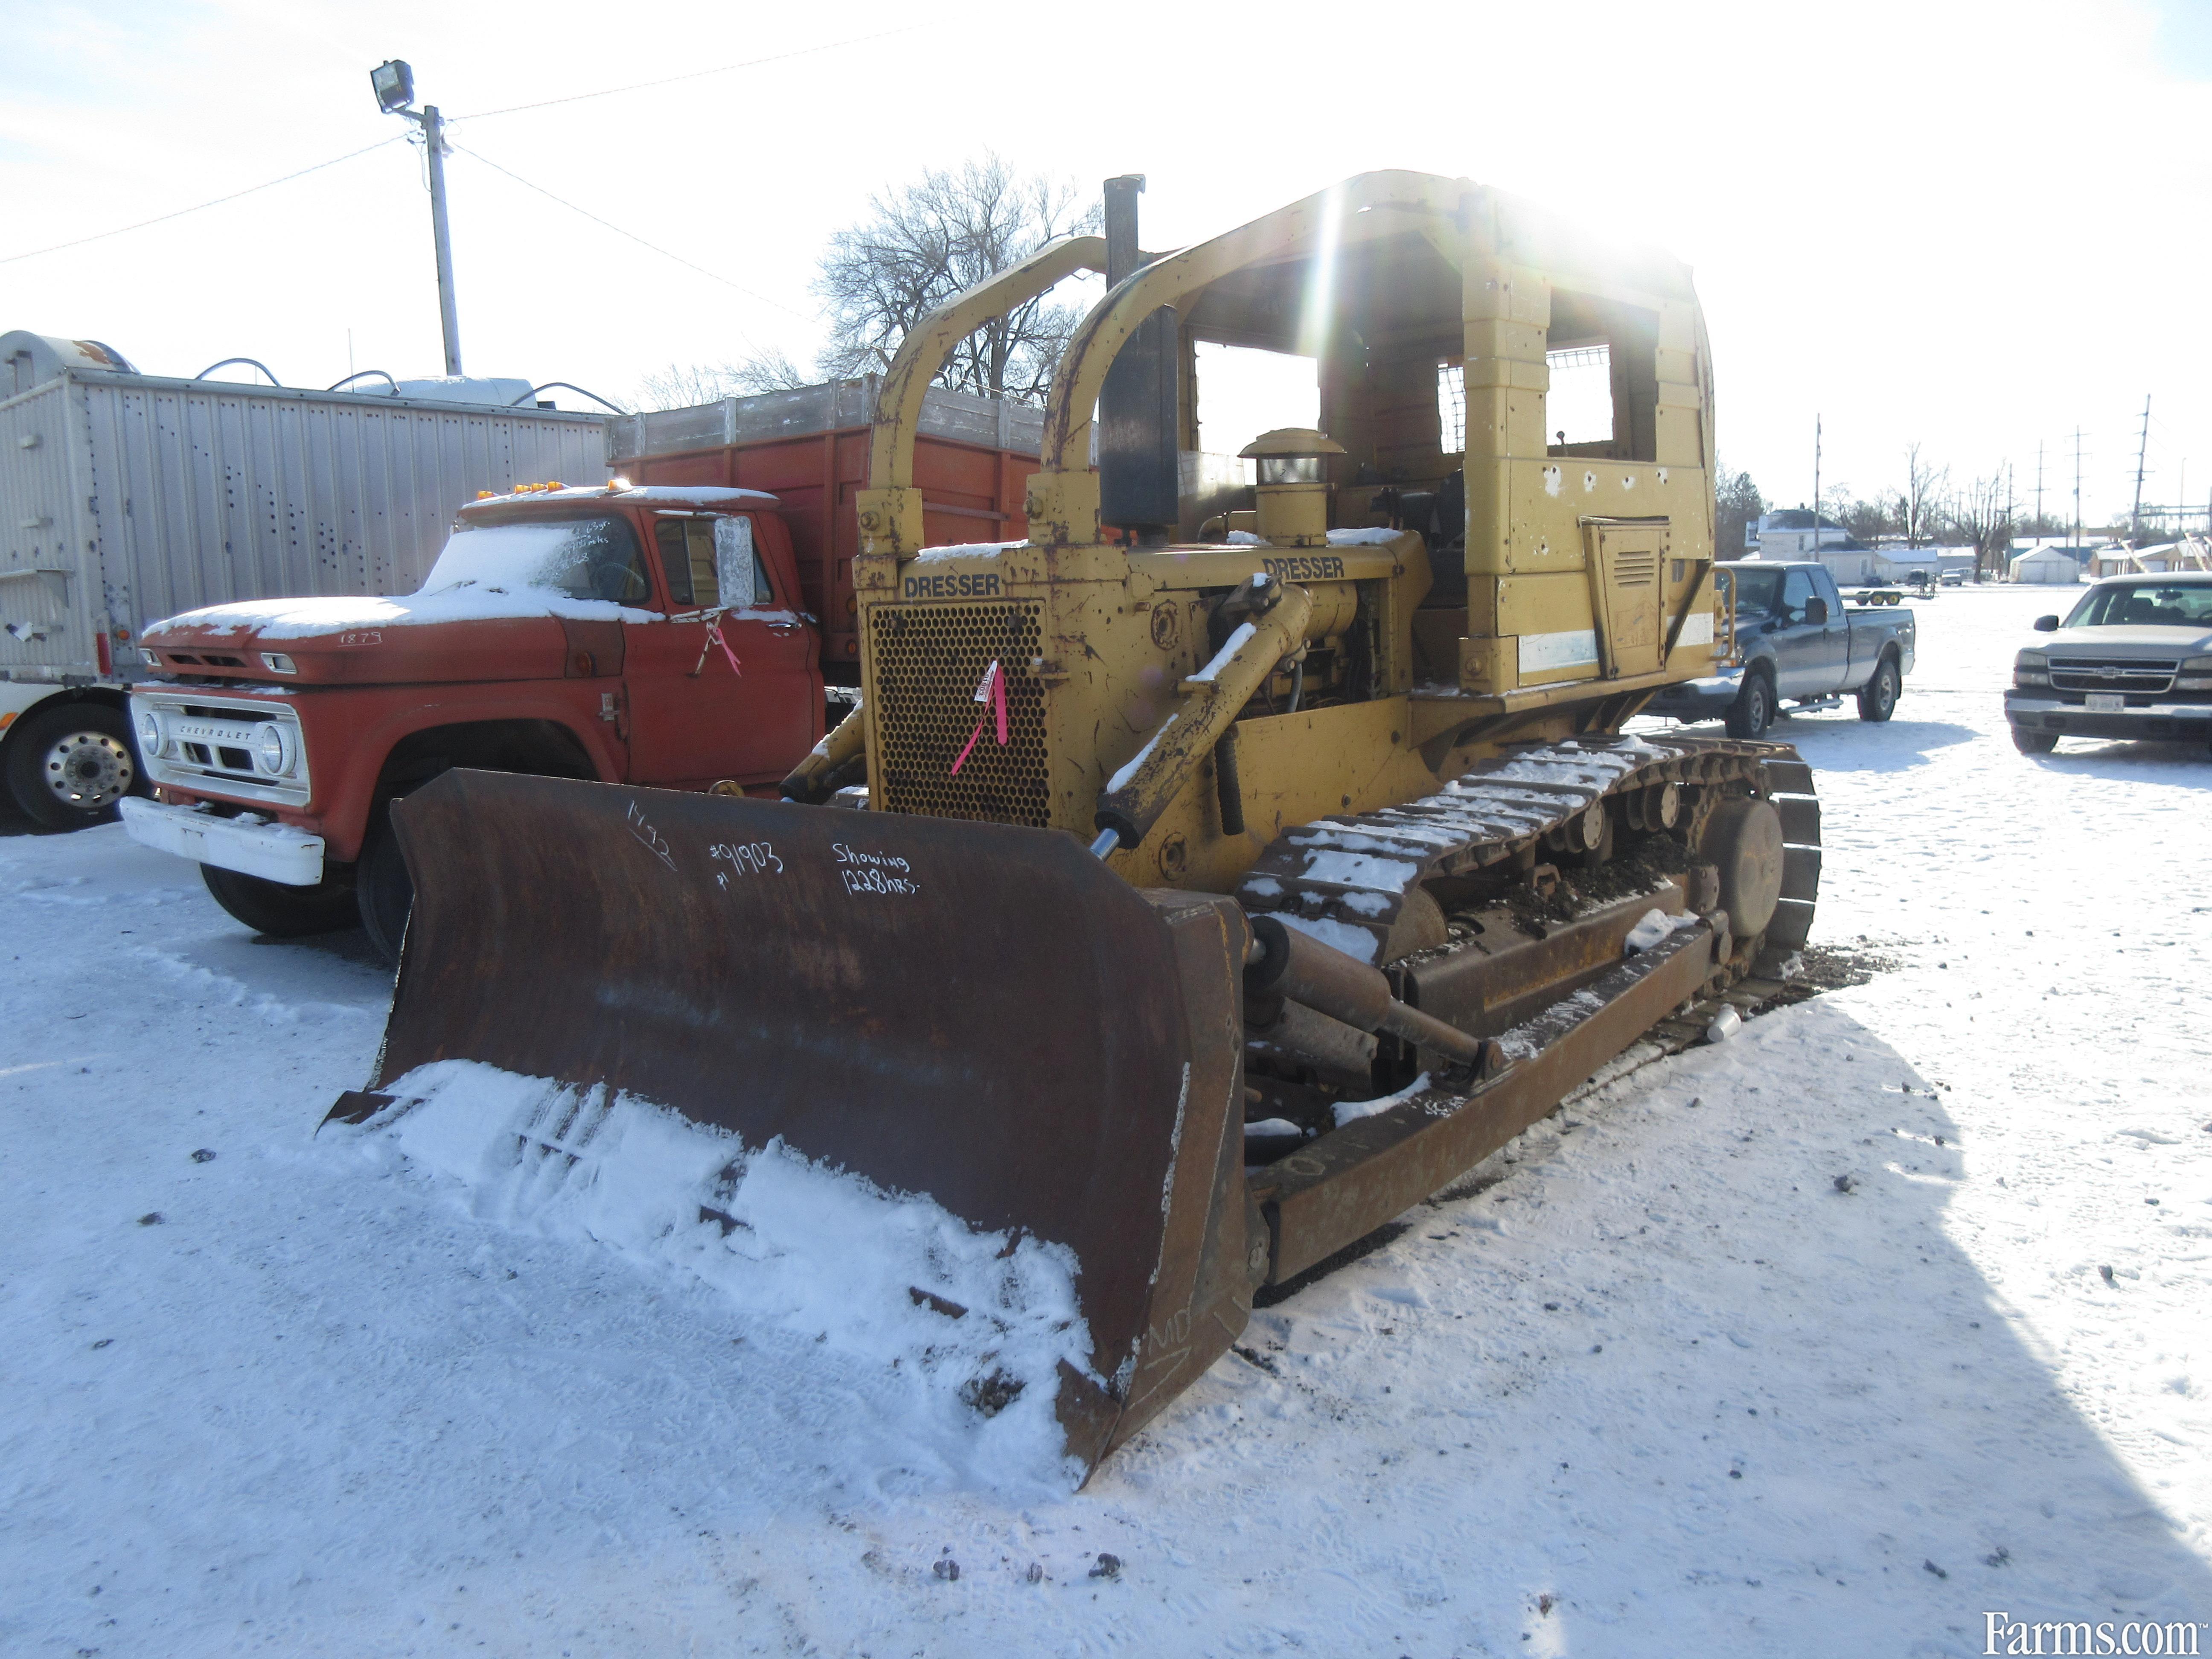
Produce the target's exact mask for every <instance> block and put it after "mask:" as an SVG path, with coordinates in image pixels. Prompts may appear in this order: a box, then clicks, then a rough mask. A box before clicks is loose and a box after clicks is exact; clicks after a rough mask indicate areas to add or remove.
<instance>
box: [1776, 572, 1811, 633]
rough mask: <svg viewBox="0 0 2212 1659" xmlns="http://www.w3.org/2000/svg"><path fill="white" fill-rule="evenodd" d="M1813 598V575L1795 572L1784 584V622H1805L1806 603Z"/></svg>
mask: <svg viewBox="0 0 2212 1659" xmlns="http://www.w3.org/2000/svg"><path fill="white" fill-rule="evenodd" d="M1812 597H1813V573H1812V572H1811V571H1809V570H1793V571H1791V572H1790V574H1789V575H1788V576H1787V577H1785V578H1784V580H1783V583H1782V613H1783V617H1784V620H1785V621H1788V622H1793V623H1801V622H1803V621H1804V620H1805V601H1806V600H1808V599H1811V598H1812Z"/></svg>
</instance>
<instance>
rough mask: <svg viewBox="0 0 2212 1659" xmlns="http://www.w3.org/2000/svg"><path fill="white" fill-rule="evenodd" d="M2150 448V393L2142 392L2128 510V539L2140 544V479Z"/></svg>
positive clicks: (2141, 479) (2141, 478)
mask: <svg viewBox="0 0 2212 1659" xmlns="http://www.w3.org/2000/svg"><path fill="white" fill-rule="evenodd" d="M2149 450H2150V394H2149V393H2148V392H2145V393H2144V394H2143V423H2142V436H2141V437H2139V438H2137V439H2136V504H2135V506H2134V507H2131V508H2130V509H2129V512H2128V539H2129V540H2130V541H2131V542H2134V543H2136V544H2138V545H2140V544H2142V538H2143V537H2142V481H2143V457H2144V456H2145V455H2146V454H2147V453H2149Z"/></svg>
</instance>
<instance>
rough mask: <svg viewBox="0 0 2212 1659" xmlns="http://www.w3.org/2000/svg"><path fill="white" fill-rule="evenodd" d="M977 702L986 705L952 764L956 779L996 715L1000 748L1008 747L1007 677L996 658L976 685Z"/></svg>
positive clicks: (953, 774) (976, 717)
mask: <svg viewBox="0 0 2212 1659" xmlns="http://www.w3.org/2000/svg"><path fill="white" fill-rule="evenodd" d="M975 701H976V702H980V703H981V704H983V705H984V708H983V712H982V713H981V714H978V715H976V716H975V730H974V731H973V732H969V734H968V741H967V742H966V743H965V744H963V745H962V746H961V750H960V753H959V756H958V757H957V758H956V759H955V760H954V761H953V763H952V771H951V776H953V777H956V778H957V777H958V776H959V775H960V769H961V768H962V767H963V766H965V765H966V764H967V763H968V757H969V756H970V755H972V754H974V753H975V744H976V741H977V739H979V738H981V737H982V735H983V727H984V726H985V725H986V724H987V723H988V721H989V720H990V719H991V716H992V715H993V714H996V715H997V716H998V717H999V747H1000V748H1001V749H1003V748H1005V747H1006V671H1004V670H1003V669H1001V668H1000V666H999V664H998V659H996V658H994V659H992V661H991V665H990V666H989V667H988V668H987V669H985V670H984V671H983V678H981V679H980V680H978V681H977V682H976V683H975Z"/></svg>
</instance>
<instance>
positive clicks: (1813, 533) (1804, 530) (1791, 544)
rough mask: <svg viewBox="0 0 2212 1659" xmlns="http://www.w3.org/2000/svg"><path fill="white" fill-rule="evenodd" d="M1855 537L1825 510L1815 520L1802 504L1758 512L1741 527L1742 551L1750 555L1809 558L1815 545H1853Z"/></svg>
mask: <svg viewBox="0 0 2212 1659" xmlns="http://www.w3.org/2000/svg"><path fill="white" fill-rule="evenodd" d="M1858 545H1859V542H1858V539H1857V538H1856V537H1854V536H1853V535H1852V534H1851V532H1850V531H1848V530H1846V529H1844V527H1843V526H1841V525H1839V524H1838V523H1837V522H1836V521H1835V520H1833V519H1832V518H1830V517H1828V515H1827V514H1826V513H1822V514H1820V520H1819V522H1818V523H1817V524H1815V523H1814V515H1813V513H1812V512H1811V511H1810V510H1809V509H1808V508H1806V507H1784V508H1782V509H1780V510H1779V511H1778V512H1773V513H1760V514H1759V517H1758V518H1756V519H1754V520H1752V521H1751V522H1750V523H1748V524H1747V525H1745V526H1744V527H1743V551H1744V556H1745V557H1746V558H1751V559H1810V558H1816V557H1818V556H1819V555H1818V554H1817V553H1815V552H1814V549H1815V548H1816V547H1817V548H1819V549H1820V550H1826V549H1828V548H1831V547H1849V548H1856V547H1857V546H1858Z"/></svg>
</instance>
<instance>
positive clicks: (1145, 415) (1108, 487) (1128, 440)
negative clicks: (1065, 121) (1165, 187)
mask: <svg viewBox="0 0 2212 1659" xmlns="http://www.w3.org/2000/svg"><path fill="white" fill-rule="evenodd" d="M1144 189H1145V175H1144V174H1143V173H1125V174H1123V175H1122V176H1121V178H1119V179H1108V180H1107V181H1106V285H1107V287H1108V288H1109V289H1111V288H1113V287H1114V286H1115V284H1116V283H1120V282H1121V281H1122V280H1123V279H1124V278H1125V277H1127V276H1130V275H1132V274H1133V273H1134V272H1135V271H1137V270H1141V269H1142V268H1143V267H1144V266H1145V265H1146V264H1149V263H1151V262H1150V261H1149V260H1147V259H1146V257H1145V255H1144V254H1143V252H1140V251H1139V248H1138V246H1137V197H1139V196H1140V195H1142V194H1143V193H1144ZM1176 355H1177V354H1176V311H1175V307H1172V306H1163V307H1160V308H1159V309H1158V311H1155V312H1154V313H1152V315H1151V316H1149V317H1147V318H1146V319H1145V320H1144V322H1143V324H1142V325H1139V328H1138V330H1137V331H1136V333H1135V335H1134V336H1133V337H1131V339H1130V341H1129V343H1127V345H1125V346H1123V347H1122V348H1121V355H1120V356H1117V357H1115V360H1114V367H1113V368H1111V369H1110V370H1109V372H1108V374H1107V376H1106V385H1105V387H1104V389H1103V392H1101V393H1100V396H1099V399H1098V416H1099V419H1098V495H1099V500H1098V509H1099V516H1100V517H1101V518H1102V519H1103V520H1105V522H1106V523H1108V524H1109V525H1113V526H1116V527H1118V528H1120V529H1121V530H1123V531H1126V532H1128V533H1129V534H1131V535H1133V537H1135V538H1136V540H1137V544H1138V545H1139V546H1158V545H1159V544H1162V543H1164V542H1166V541H1168V540H1169V539H1170V538H1171V537H1172V535H1173V533H1174V531H1175V527H1176V519H1177V513H1178V507H1179V503H1178V496H1179V495H1180V493H1181V478H1180V471H1179V466H1178V460H1177V455H1176V449H1177V445H1176V392H1177V386H1176Z"/></svg>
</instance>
